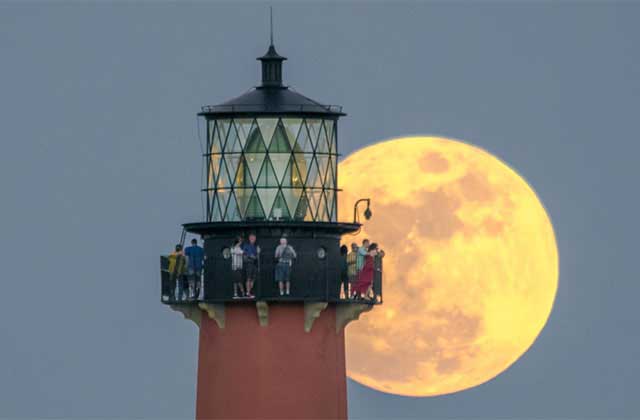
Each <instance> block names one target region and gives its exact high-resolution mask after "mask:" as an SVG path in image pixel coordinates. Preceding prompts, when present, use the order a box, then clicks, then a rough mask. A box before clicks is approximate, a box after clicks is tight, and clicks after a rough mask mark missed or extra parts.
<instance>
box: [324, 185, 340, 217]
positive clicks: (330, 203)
mask: <svg viewBox="0 0 640 420" xmlns="http://www.w3.org/2000/svg"><path fill="white" fill-rule="evenodd" d="M324 195H325V196H326V198H327V209H328V210H329V220H330V221H332V222H335V221H336V220H337V215H336V206H335V205H336V200H335V198H336V192H335V190H325V191H324Z"/></svg>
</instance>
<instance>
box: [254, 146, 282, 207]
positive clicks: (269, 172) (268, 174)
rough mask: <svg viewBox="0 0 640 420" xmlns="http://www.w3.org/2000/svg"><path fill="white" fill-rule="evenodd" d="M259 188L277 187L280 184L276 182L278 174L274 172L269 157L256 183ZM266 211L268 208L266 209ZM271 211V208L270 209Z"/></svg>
mask: <svg viewBox="0 0 640 420" xmlns="http://www.w3.org/2000/svg"><path fill="white" fill-rule="evenodd" d="M256 186H258V187H277V186H278V182H277V180H276V173H275V172H274V170H273V166H272V165H271V161H270V159H269V158H268V157H267V158H266V159H265V160H264V163H263V164H262V168H261V169H260V176H259V177H258V180H257V181H256ZM265 209H266V207H265ZM269 209H271V207H269Z"/></svg>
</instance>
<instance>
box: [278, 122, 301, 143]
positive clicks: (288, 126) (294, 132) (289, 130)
mask: <svg viewBox="0 0 640 420" xmlns="http://www.w3.org/2000/svg"><path fill="white" fill-rule="evenodd" d="M301 123H302V119H301V118H283V119H282V124H283V125H284V128H285V132H286V134H287V138H288V140H289V147H290V148H291V149H293V150H295V144H296V139H297V138H298V133H299V132H300V124H301Z"/></svg>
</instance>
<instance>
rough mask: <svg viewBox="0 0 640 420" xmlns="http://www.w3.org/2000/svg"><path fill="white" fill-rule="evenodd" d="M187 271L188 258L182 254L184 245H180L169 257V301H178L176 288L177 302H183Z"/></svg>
mask: <svg viewBox="0 0 640 420" xmlns="http://www.w3.org/2000/svg"><path fill="white" fill-rule="evenodd" d="M186 271H187V258H186V257H185V256H184V253H183V252H182V245H180V244H178V245H176V248H175V251H174V252H172V253H171V255H169V288H170V293H169V300H174V299H176V286H177V288H178V297H177V300H182V294H183V292H184V291H185V287H184V286H185V285H184V275H185V273H186ZM172 298H173V299H172Z"/></svg>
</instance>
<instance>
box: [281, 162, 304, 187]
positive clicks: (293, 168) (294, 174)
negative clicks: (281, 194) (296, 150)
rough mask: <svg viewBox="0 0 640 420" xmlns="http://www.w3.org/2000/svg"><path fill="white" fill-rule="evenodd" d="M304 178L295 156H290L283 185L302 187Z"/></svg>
mask: <svg viewBox="0 0 640 420" xmlns="http://www.w3.org/2000/svg"><path fill="white" fill-rule="evenodd" d="M302 184H303V178H302V176H301V175H300V172H299V171H298V165H297V164H296V160H295V159H294V157H293V156H290V157H289V163H288V164H287V169H286V170H285V172H284V176H283V178H282V183H281V185H282V186H283V187H302Z"/></svg>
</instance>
